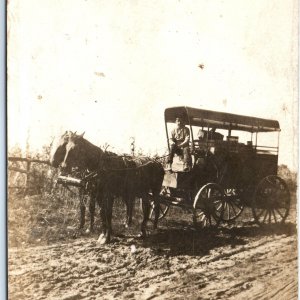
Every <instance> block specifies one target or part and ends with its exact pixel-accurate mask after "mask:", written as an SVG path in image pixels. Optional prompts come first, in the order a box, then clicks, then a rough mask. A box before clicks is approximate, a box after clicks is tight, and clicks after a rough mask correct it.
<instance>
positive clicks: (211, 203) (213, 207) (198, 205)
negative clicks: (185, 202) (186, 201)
mask: <svg viewBox="0 0 300 300" xmlns="http://www.w3.org/2000/svg"><path fill="white" fill-rule="evenodd" d="M223 212H224V201H223V189H222V188H221V187H220V186H219V185H218V184H215V183H208V184H206V185H204V186H203V187H202V188H200V190H199V192H198V193H197V195H196V197H195V200H194V204H193V223H194V226H195V227H196V228H205V227H217V226H218V225H219V224H220V222H221V220H222V216H223Z"/></svg>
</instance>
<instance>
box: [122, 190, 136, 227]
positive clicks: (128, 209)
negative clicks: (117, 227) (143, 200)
mask: <svg viewBox="0 0 300 300" xmlns="http://www.w3.org/2000/svg"><path fill="white" fill-rule="evenodd" d="M123 199H124V202H125V205H126V221H125V227H126V228H128V227H130V226H131V225H132V214H133V204H134V198H133V197H131V196H130V195H127V194H126V195H123Z"/></svg>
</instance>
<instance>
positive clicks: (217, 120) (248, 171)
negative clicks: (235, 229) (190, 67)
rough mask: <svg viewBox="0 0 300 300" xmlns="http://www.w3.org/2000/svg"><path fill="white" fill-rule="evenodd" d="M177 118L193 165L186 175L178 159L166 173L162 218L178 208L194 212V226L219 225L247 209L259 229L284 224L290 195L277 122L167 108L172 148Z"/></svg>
mask: <svg viewBox="0 0 300 300" xmlns="http://www.w3.org/2000/svg"><path fill="white" fill-rule="evenodd" d="M177 117H180V118H181V119H182V120H183V121H184V124H185V126H187V128H188V129H189V132H190V144H189V148H190V153H191V166H190V170H189V171H183V162H182V157H180V156H177V161H175V159H174V163H173V165H172V169H171V170H170V171H167V172H165V176H164V181H163V188H162V192H161V197H160V203H161V204H160V205H161V207H160V218H162V217H164V216H165V215H166V213H167V211H168V209H169V207H170V206H172V205H174V206H179V207H184V208H187V209H188V210H190V211H191V212H192V215H193V222H194V224H195V225H197V226H199V225H200V226H201V227H206V226H216V225H218V224H219V223H220V222H221V221H225V222H228V221H232V220H234V219H236V218H237V217H238V216H239V215H240V214H241V212H242V211H243V209H244V207H245V206H248V207H251V208H252V212H253V217H254V220H255V221H256V222H257V223H258V224H260V225H262V224H265V223H280V222H284V221H285V219H286V217H287V215H288V213H289V207H290V194H289V190H288V187H287V185H286V183H285V182H284V180H283V179H281V178H280V177H279V176H277V167H278V152H279V134H280V126H279V123H278V121H275V120H268V119H261V118H254V117H248V116H242V115H235V114H229V113H223V112H216V111H209V110H203V109H196V108H190V107H183V106H181V107H172V108H167V109H166V110H165V127H166V134H167V140H168V147H169V149H170V141H169V133H170V127H172V126H173V127H174V123H175V120H176V118H177ZM224 137H225V138H224ZM175 158H176V157H175Z"/></svg>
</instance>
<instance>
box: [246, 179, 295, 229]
mask: <svg viewBox="0 0 300 300" xmlns="http://www.w3.org/2000/svg"><path fill="white" fill-rule="evenodd" d="M290 202H291V198H290V192H289V189H288V187H287V184H286V183H285V181H284V180H283V179H281V178H280V177H278V176H276V175H269V176H267V177H264V178H263V179H262V180H261V181H260V182H259V184H258V185H257V187H256V189H255V192H254V195H253V199H252V213H253V217H254V219H255V221H256V223H258V224H259V225H260V226H262V225H265V224H274V223H284V221H285V219H286V218H287V216H288V214H289V209H290Z"/></svg>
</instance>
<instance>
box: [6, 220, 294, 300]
mask: <svg viewBox="0 0 300 300" xmlns="http://www.w3.org/2000/svg"><path fill="white" fill-rule="evenodd" d="M167 225H168V226H166V224H165V225H164V224H163V225H162V226H161V228H160V229H159V230H158V232H156V233H152V234H151V235H150V236H149V238H148V239H147V240H145V241H141V240H137V239H136V238H134V237H133V236H131V235H129V234H128V235H126V233H125V236H117V237H115V238H114V239H113V241H112V243H111V244H110V245H105V246H99V245H97V242H96V237H97V236H96V235H93V236H81V237H79V238H77V239H75V240H71V239H70V240H68V241H67V242H62V243H54V244H50V245H45V246H30V245H27V244H26V245H23V247H18V248H15V247H11V248H10V249H9V277H8V279H9V299H65V300H67V299H68V300H71V299H72V300H74V299H260V300H261V299H297V243H296V226H295V224H294V222H290V221H288V222H287V224H285V225H284V226H276V227H274V226H269V227H267V228H265V229H261V228H258V227H257V226H256V225H254V224H251V223H249V222H248V223H238V224H235V225H234V226H232V227H228V226H227V227H222V228H221V229H218V230H217V231H212V230H208V231H202V232H196V231H194V230H192V228H191V227H189V226H184V225H182V224H175V223H174V222H172V221H169V222H168V224H167Z"/></svg>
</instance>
